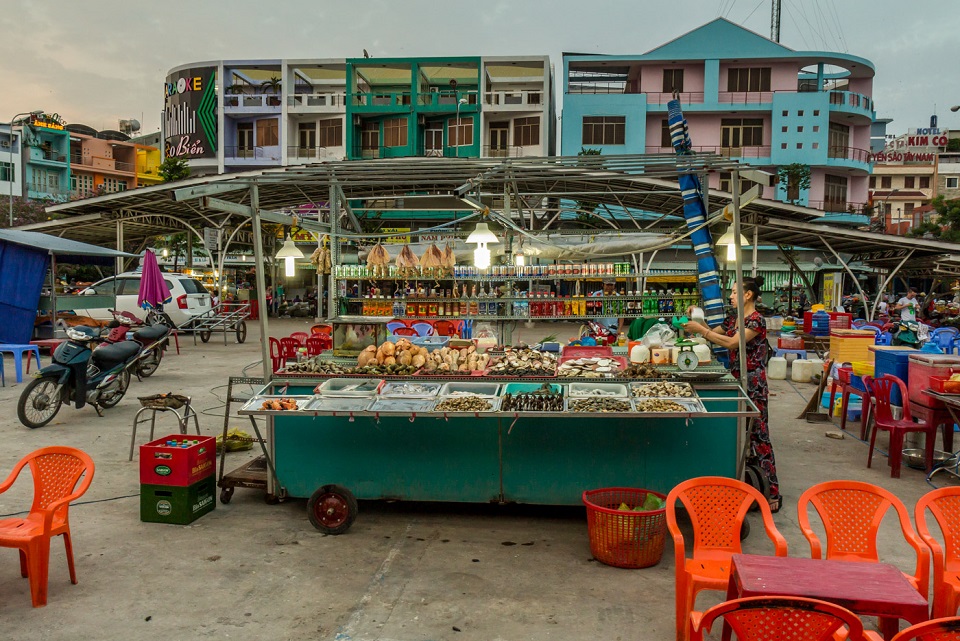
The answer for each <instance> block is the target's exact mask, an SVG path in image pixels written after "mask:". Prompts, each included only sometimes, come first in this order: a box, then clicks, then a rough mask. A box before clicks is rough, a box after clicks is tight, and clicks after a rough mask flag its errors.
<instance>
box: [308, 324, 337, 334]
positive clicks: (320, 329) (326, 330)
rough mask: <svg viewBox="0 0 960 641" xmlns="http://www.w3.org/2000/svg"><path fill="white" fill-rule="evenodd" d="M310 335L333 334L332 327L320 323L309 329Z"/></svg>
mask: <svg viewBox="0 0 960 641" xmlns="http://www.w3.org/2000/svg"><path fill="white" fill-rule="evenodd" d="M310 334H311V335H312V334H326V335H327V336H329V335H331V334H333V326H332V325H326V324H324V323H320V324H317V325H314V326H312V327H311V328H310Z"/></svg>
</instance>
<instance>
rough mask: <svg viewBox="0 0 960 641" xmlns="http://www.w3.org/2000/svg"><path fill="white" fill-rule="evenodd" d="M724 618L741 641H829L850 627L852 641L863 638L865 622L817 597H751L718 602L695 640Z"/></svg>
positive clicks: (706, 614) (693, 640) (698, 627)
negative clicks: (790, 640) (791, 640)
mask: <svg viewBox="0 0 960 641" xmlns="http://www.w3.org/2000/svg"><path fill="white" fill-rule="evenodd" d="M719 618H722V619H723V620H724V622H725V623H728V624H729V625H730V627H731V628H732V629H733V632H734V634H736V636H737V639H738V641H778V640H781V639H804V640H805V641H827V640H828V639H833V638H834V633H835V632H837V631H838V630H840V629H842V628H844V627H846V628H847V630H848V632H847V635H846V636H845V637H844V638H846V639H848V641H859V640H861V639H863V638H864V637H863V623H861V621H860V618H859V617H858V616H857V615H856V614H854V613H853V612H851V611H849V610H847V609H846V608H842V607H840V606H839V605H834V604H833V603H827V602H826V601H818V600H817V599H806V598H791V597H749V598H746V599H734V600H732V601H726V602H724V603H721V604H719V605H715V606H713V607H712V608H710V609H709V610H707V611H706V612H704V613H703V617H702V618H701V619H700V624H699V626H697V628H696V629H694V631H693V634H692V635H691V641H701V640H702V639H703V633H704V632H705V631H706V632H709V631H710V628H711V627H712V626H713V622H714V621H716V620H717V619H719Z"/></svg>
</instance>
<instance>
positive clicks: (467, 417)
mask: <svg viewBox="0 0 960 641" xmlns="http://www.w3.org/2000/svg"><path fill="white" fill-rule="evenodd" d="M495 367H496V364H494V368H495ZM600 367H605V365H601V366H600ZM664 369H665V370H666V371H665V372H655V373H654V374H653V376H651V377H650V378H647V379H642V380H641V379H636V378H634V379H630V378H626V377H625V375H628V374H629V373H630V372H631V370H620V371H618V372H614V376H612V377H606V376H603V377H601V378H599V379H598V378H596V377H593V376H589V372H590V371H592V370H589V368H585V370H584V371H585V373H587V374H588V375H586V376H583V377H561V376H554V377H519V376H509V375H501V376H497V375H495V374H493V372H492V371H490V372H488V373H487V374H488V375H486V376H484V377H482V378H480V379H479V380H478V379H477V378H469V379H456V378H453V377H449V378H446V379H444V378H441V377H439V376H435V375H430V376H417V375H414V376H393V375H381V376H379V378H381V379H384V382H383V383H382V384H379V385H376V384H375V383H376V382H375V381H370V382H369V383H368V384H366V385H364V386H363V387H362V389H363V391H364V392H366V391H367V390H369V389H371V388H373V387H377V391H376V393H375V394H372V395H371V396H355V397H348V398H340V397H333V398H331V397H330V396H329V395H327V394H325V393H324V392H326V391H330V390H331V388H337V389H344V386H345V385H346V384H345V383H340V382H339V381H342V380H343V379H342V378H340V379H338V383H337V384H327V385H326V388H325V390H324V389H321V388H323V387H324V384H325V383H328V381H330V378H329V377H319V376H318V377H309V376H308V377H301V376H295V377H290V378H278V379H276V380H274V381H272V382H271V383H270V384H269V385H267V386H266V387H264V388H263V390H261V392H260V393H259V394H258V395H257V396H256V398H255V399H254V400H252V401H251V402H250V403H249V404H247V405H246V406H244V408H243V409H242V410H241V413H242V414H245V415H249V416H250V419H251V420H260V421H265V422H266V425H267V431H268V434H267V439H266V440H267V442H268V443H267V445H268V446H267V451H268V456H269V458H270V462H271V463H272V469H274V470H275V472H274V473H273V474H274V476H273V478H271V479H269V481H268V494H270V495H273V496H277V497H280V498H283V497H299V498H307V499H309V500H308V504H307V515H308V518H309V519H310V521H311V523H312V524H313V525H314V526H315V527H317V528H318V529H320V530H321V531H324V532H327V533H331V534H339V533H342V532H344V531H346V530H347V529H348V528H349V527H350V524H352V522H353V519H354V518H355V517H356V512H357V502H356V501H357V499H366V500H376V499H387V500H410V501H444V502H471V503H490V502H498V503H530V504H541V505H579V504H580V503H581V494H582V493H583V491H584V490H587V489H591V488H598V487H644V488H649V489H652V490H654V491H658V492H662V493H666V492H667V491H669V489H670V488H672V487H673V486H674V485H676V484H677V483H680V482H682V481H684V480H687V479H689V478H693V477H696V476H704V475H714V476H726V477H730V478H737V477H738V475H739V474H738V471H739V470H740V469H741V465H742V457H743V451H744V447H743V445H744V442H745V434H746V427H747V423H748V421H749V419H750V418H752V417H755V416H756V415H757V412H756V408H755V407H754V406H753V405H752V403H750V401H749V399H748V398H747V397H746V395H745V394H744V393H743V390H742V388H741V387H740V386H739V385H738V384H737V383H736V381H734V380H733V379H732V378H731V377H730V376H728V375H724V374H723V373H722V370H719V371H715V372H714V374H716V375H715V376H712V379H713V380H707V379H708V378H711V377H710V376H707V374H709V373H710V372H709V371H708V370H705V372H704V373H703V378H702V379H699V380H698V379H691V380H683V381H680V380H676V378H677V376H676V375H675V372H673V371H672V370H673V369H675V368H664ZM640 371H641V372H644V370H640ZM647 371H649V370H647ZM602 373H603V374H608V373H609V372H602ZM644 373H645V372H644ZM451 374H452V373H451ZM278 376H283V375H282V374H279V375H278ZM366 378H367V380H369V379H370V377H369V375H368V376H367V377H366ZM361 380H362V379H359V378H358V379H357V382H358V383H359V382H361ZM350 391H352V388H350ZM358 391H359V388H358ZM341 393H342V392H341ZM273 399H296V407H297V409H290V410H283V409H280V410H277V409H274V407H275V405H277V404H279V405H281V406H282V405H284V404H286V405H288V406H289V405H291V403H290V402H289V401H287V402H286V403H284V402H283V401H282V400H281V401H280V403H277V404H275V403H273ZM265 401H270V402H269V403H267V404H266V406H265V405H264V403H265Z"/></svg>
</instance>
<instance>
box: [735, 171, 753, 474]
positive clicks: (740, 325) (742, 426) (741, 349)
mask: <svg viewBox="0 0 960 641" xmlns="http://www.w3.org/2000/svg"><path fill="white" fill-rule="evenodd" d="M731 191H732V195H733V199H732V204H733V245H734V247H735V248H736V250H735V257H734V266H735V269H736V281H735V282H736V283H737V336H738V337H739V339H740V341H739V342H740V345H739V346H738V350H737V357H738V359H739V360H740V384H741V385H742V386H743V391H744V392H747V390H748V389H749V388H748V385H747V336H746V328H745V327H744V318H743V284H742V283H743V252H742V248H741V247H740V172H739V171H738V170H737V169H734V170H733V186H732V190H731ZM737 423H738V424H739V425H738V427H737V478H738V479H739V478H742V477H743V467H744V465H745V463H746V461H745V459H744V457H743V456H741V455H740V454H741V453H743V452H744V448H745V443H744V442H743V439H744V436H745V432H746V428H747V423H746V421H745V420H744V419H737Z"/></svg>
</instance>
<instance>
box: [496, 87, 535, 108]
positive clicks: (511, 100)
mask: <svg viewBox="0 0 960 641" xmlns="http://www.w3.org/2000/svg"><path fill="white" fill-rule="evenodd" d="M483 104H485V105H495V106H502V107H514V106H530V107H541V106H543V92H542V91H539V90H531V89H520V90H514V91H507V90H504V91H488V92H486V93H485V94H483Z"/></svg>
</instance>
